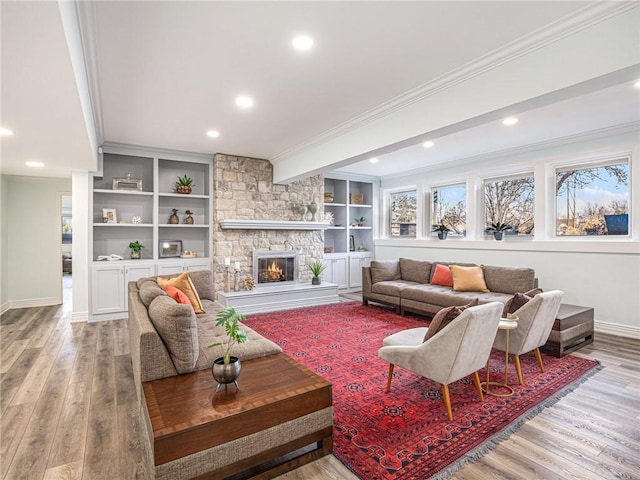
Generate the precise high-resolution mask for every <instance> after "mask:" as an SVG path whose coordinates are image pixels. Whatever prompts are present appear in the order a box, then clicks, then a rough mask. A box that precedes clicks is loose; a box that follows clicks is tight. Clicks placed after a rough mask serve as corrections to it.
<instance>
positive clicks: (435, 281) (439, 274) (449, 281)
mask: <svg viewBox="0 0 640 480" xmlns="http://www.w3.org/2000/svg"><path fill="white" fill-rule="evenodd" d="M431 285H442V286H443V287H453V277H452V276H451V270H450V269H449V267H447V266H446V265H440V264H439V263H438V264H436V271H435V273H434V274H433V278H432V279H431Z"/></svg>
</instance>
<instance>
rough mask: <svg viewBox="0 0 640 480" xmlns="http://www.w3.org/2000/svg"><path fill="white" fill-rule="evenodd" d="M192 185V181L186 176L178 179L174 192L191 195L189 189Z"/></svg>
mask: <svg viewBox="0 0 640 480" xmlns="http://www.w3.org/2000/svg"><path fill="white" fill-rule="evenodd" d="M194 185H195V184H194V183H193V179H192V178H191V177H189V176H188V175H184V176H182V177H178V181H177V182H176V192H178V193H186V194H189V193H191V187H193V186H194Z"/></svg>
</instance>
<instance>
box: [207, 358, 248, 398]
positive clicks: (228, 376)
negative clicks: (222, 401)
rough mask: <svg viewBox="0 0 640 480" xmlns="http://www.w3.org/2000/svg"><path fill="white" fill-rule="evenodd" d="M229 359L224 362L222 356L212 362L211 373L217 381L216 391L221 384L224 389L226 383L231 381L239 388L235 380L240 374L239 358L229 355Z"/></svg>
mask: <svg viewBox="0 0 640 480" xmlns="http://www.w3.org/2000/svg"><path fill="white" fill-rule="evenodd" d="M230 360H231V361H230V362H229V363H228V364H225V363H224V358H222V357H220V358H216V360H215V361H214V362H213V366H212V367H211V373H212V374H213V379H214V380H215V381H216V382H218V388H216V392H217V391H218V389H219V388H220V386H221V385H225V389H226V388H227V387H226V385H227V384H229V383H233V384H235V386H236V388H239V387H238V382H237V381H236V380H237V379H238V377H239V376H240V369H241V368H242V366H241V365H240V359H239V358H238V357H230Z"/></svg>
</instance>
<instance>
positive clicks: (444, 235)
mask: <svg viewBox="0 0 640 480" xmlns="http://www.w3.org/2000/svg"><path fill="white" fill-rule="evenodd" d="M447 233H448V232H438V238H439V239H440V240H446V239H447Z"/></svg>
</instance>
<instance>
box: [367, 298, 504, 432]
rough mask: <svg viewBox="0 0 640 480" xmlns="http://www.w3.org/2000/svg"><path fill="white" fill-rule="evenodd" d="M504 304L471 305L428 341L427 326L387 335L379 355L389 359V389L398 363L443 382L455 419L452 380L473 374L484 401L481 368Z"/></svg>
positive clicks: (450, 414)
mask: <svg viewBox="0 0 640 480" xmlns="http://www.w3.org/2000/svg"><path fill="white" fill-rule="evenodd" d="M503 307H504V305H503V304H502V303H500V302H491V303H486V304H484V305H478V306H476V307H469V308H467V309H466V310H465V311H464V312H462V313H461V314H460V315H459V316H458V317H457V318H456V319H454V320H453V321H452V322H451V323H449V325H447V326H446V327H444V328H443V329H442V330H440V331H439V332H438V333H436V334H435V335H434V336H433V337H431V338H429V340H427V341H426V342H423V339H424V336H425V333H426V332H427V328H426V327H422V328H411V329H409V330H403V331H401V332H398V333H395V334H393V335H391V336H389V337H387V338H385V339H384V340H383V342H382V343H383V345H384V346H383V347H382V348H381V349H380V350H379V351H378V356H379V357H380V358H382V359H383V360H387V361H388V362H389V363H390V365H389V379H388V381H387V390H386V391H387V392H389V390H390V389H391V380H392V378H393V368H394V365H399V366H401V367H403V368H406V369H407V370H411V371H412V372H415V373H417V374H419V375H422V376H424V377H427V378H430V379H432V380H435V381H436V382H438V383H440V384H442V397H443V400H444V404H445V407H446V409H447V415H448V417H449V420H453V412H452V411H451V400H450V398H449V387H448V385H449V384H450V383H452V382H455V381H458V380H460V379H461V378H464V377H466V376H467V375H471V374H473V382H474V384H475V386H476V390H477V392H478V396H479V397H480V401H481V402H482V401H484V396H483V394H482V388H481V386H480V378H479V376H478V370H480V369H481V368H483V367H484V366H485V365H486V363H487V359H488V358H489V354H490V353H491V345H492V344H493V341H494V339H495V337H496V332H497V331H498V324H499V323H500V315H501V314H502V309H503Z"/></svg>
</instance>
